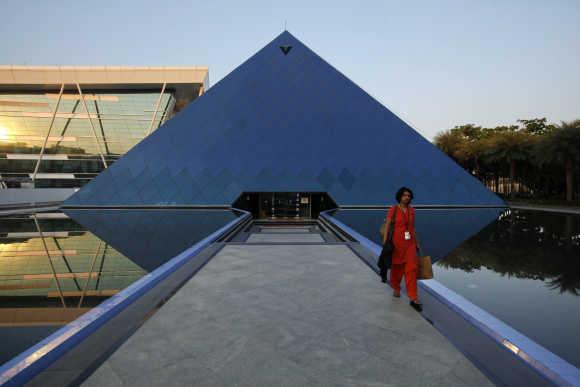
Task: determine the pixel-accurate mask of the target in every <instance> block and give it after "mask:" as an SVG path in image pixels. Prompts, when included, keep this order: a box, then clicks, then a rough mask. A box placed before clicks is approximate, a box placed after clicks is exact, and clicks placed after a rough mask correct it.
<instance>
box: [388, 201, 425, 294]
mask: <svg viewBox="0 0 580 387" xmlns="http://www.w3.org/2000/svg"><path fill="white" fill-rule="evenodd" d="M393 210H394V207H391V208H390V209H389V212H388V214H387V217H388V218H389V219H390V218H392V216H393ZM405 231H409V233H410V235H411V239H409V240H405ZM418 263H419V262H418V257H417V239H416V235H415V209H414V208H412V207H411V206H409V207H408V208H407V211H406V212H403V211H402V210H401V208H397V215H396V218H395V226H394V230H393V263H392V267H391V287H392V288H393V290H395V291H397V292H400V291H401V279H402V278H403V275H404V276H405V287H406V289H407V295H408V296H409V299H410V300H416V299H417V267H418Z"/></svg>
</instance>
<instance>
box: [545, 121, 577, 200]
mask: <svg viewBox="0 0 580 387" xmlns="http://www.w3.org/2000/svg"><path fill="white" fill-rule="evenodd" d="M534 153H535V156H536V159H537V160H538V161H539V162H540V163H541V164H548V163H558V164H560V165H563V166H564V170H565V179H566V201H572V200H573V198H574V166H575V165H578V164H580V119H578V120H574V121H569V122H565V121H562V123H561V124H560V125H559V126H558V127H557V128H556V129H554V130H552V131H550V132H549V133H548V134H546V136H545V137H544V138H543V139H542V141H540V142H538V144H537V145H536V147H535V152H534Z"/></svg>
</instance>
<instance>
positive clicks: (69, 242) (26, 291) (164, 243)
mask: <svg viewBox="0 0 580 387" xmlns="http://www.w3.org/2000/svg"><path fill="white" fill-rule="evenodd" d="M235 218H236V214H235V213H234V212H232V211H222V210H99V211H96V210H67V212H66V213H63V212H44V213H35V214H19V215H10V216H3V217H0V343H1V345H0V364H2V363H4V362H6V361H8V360H10V359H11V358H12V357H14V356H15V355H17V354H18V353H20V352H22V351H23V350H25V349H26V348H28V347H29V346H31V345H34V344H35V343H36V342H38V341H40V340H41V339H43V338H44V337H46V336H48V335H49V334H50V333H52V332H54V331H56V330H57V329H59V328H60V327H61V326H63V325H65V324H66V323H68V322H70V321H72V320H74V319H75V318H77V317H78V316H80V315H81V314H83V313H85V312H86V311H88V310H90V309H91V308H92V307H94V306H96V305H98V304H99V303H101V302H102V301H104V300H106V299H107V298H109V297H111V296H112V295H114V294H116V293H118V292H119V291H121V290H122V289H124V288H125V287H127V286H128V285H130V284H131V283H133V282H135V281H136V280H138V279H139V278H141V277H143V276H144V275H146V274H147V273H149V272H151V271H153V270H155V269H156V268H157V267H158V266H160V265H161V264H163V263H165V262H167V261H168V260H169V259H171V258H172V257H174V256H176V255H177V254H179V253H180V252H182V251H183V250H185V249H187V248H188V247H190V246H191V245H193V244H195V243H196V242H198V241H200V240H201V239H203V238H204V237H206V236H207V235H209V234H211V233H212V232H214V231H216V230H217V229H219V228H220V227H222V226H223V225H225V224H226V223H228V222H229V221H231V220H233V219H235ZM89 230H90V231H89Z"/></svg>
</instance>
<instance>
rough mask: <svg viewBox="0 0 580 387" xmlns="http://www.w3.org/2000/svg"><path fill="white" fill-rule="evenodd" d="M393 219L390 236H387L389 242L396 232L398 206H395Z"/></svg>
mask: <svg viewBox="0 0 580 387" xmlns="http://www.w3.org/2000/svg"><path fill="white" fill-rule="evenodd" d="M393 207H394V208H393V217H392V218H391V225H390V226H389V235H388V236H387V239H388V240H392V239H393V232H394V231H395V218H396V216H397V207H398V206H393Z"/></svg>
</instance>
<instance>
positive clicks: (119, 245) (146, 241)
mask: <svg viewBox="0 0 580 387" xmlns="http://www.w3.org/2000/svg"><path fill="white" fill-rule="evenodd" d="M65 213H66V214H67V215H68V216H69V217H71V218H72V219H73V220H74V221H75V222H77V223H79V224H80V225H82V226H83V227H85V228H87V229H88V230H89V231H91V232H92V233H93V234H95V235H96V236H97V237H98V238H99V239H101V240H102V241H104V242H106V243H107V244H109V245H111V246H112V247H113V248H114V249H115V250H117V251H118V252H120V253H121V254H123V255H124V256H126V257H127V258H129V259H130V260H131V261H133V262H135V263H136V264H137V265H139V266H140V267H141V268H143V269H145V270H146V271H148V272H152V271H153V270H155V269H156V268H157V267H159V266H160V265H162V264H163V263H165V262H167V261H168V260H169V259H171V258H173V257H174V256H176V255H177V254H179V253H181V252H182V251H183V250H185V249H187V248H188V247H190V246H192V245H193V244H195V243H197V242H199V241H200V240H202V239H203V238H205V237H206V236H208V235H209V234H211V233H212V232H214V231H216V230H218V229H219V228H220V227H223V226H224V225H225V224H226V223H228V222H230V221H232V220H234V219H235V215H234V213H233V212H231V211H211V210H116V211H102V210H73V209H66V210H65Z"/></svg>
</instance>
